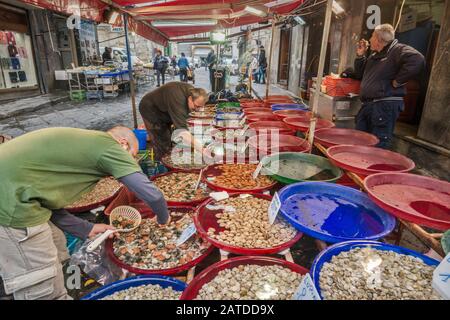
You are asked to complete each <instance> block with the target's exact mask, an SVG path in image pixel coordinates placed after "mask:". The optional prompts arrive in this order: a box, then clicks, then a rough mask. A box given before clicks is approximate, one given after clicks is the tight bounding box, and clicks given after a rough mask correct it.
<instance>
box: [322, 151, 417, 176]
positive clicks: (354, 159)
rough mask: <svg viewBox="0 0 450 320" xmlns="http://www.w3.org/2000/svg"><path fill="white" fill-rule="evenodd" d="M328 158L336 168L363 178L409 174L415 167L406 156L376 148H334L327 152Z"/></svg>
mask: <svg viewBox="0 0 450 320" xmlns="http://www.w3.org/2000/svg"><path fill="white" fill-rule="evenodd" d="M327 157H328V158H329V159H330V160H331V162H333V163H334V164H335V165H336V166H338V167H340V168H342V169H345V170H348V171H350V172H353V173H356V174H358V175H360V176H362V177H365V176H368V175H370V174H374V173H381V172H408V171H411V170H412V169H414V167H415V164H414V162H413V161H412V160H411V159H409V158H407V157H405V156H404V155H401V154H400V153H396V152H392V151H389V150H385V149H381V148H375V147H366V146H353V145H341V146H334V147H330V148H329V149H328V150H327Z"/></svg>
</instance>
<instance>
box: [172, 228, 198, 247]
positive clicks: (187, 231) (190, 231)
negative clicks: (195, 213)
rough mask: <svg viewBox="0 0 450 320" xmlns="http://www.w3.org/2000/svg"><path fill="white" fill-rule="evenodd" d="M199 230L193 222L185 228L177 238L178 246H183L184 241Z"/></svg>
mask: <svg viewBox="0 0 450 320" xmlns="http://www.w3.org/2000/svg"><path fill="white" fill-rule="evenodd" d="M196 232H197V229H196V228H195V224H193V223H191V224H190V225H189V227H187V228H186V229H184V231H183V233H182V234H181V236H180V237H179V238H178V240H177V247H179V246H181V245H182V244H183V243H185V242H186V241H187V240H188V239H189V238H190V237H192V236H193V235H194V234H195V233H196Z"/></svg>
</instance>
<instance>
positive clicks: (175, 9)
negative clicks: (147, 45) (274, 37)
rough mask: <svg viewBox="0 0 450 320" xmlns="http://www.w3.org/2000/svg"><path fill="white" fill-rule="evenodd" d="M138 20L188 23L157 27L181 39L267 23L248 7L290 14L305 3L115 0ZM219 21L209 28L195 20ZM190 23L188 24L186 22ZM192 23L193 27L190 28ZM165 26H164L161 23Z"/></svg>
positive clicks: (277, 0)
mask: <svg viewBox="0 0 450 320" xmlns="http://www.w3.org/2000/svg"><path fill="white" fill-rule="evenodd" d="M113 1H114V3H116V4H117V5H118V6H120V7H122V8H124V9H125V10H126V11H127V12H129V13H130V14H131V15H132V16H133V18H134V19H136V20H139V21H147V22H149V23H155V22H169V21H179V22H186V25H185V26H182V27H180V26H157V27H156V28H157V29H158V30H160V31H161V32H162V33H164V34H165V35H166V36H167V37H169V38H173V37H179V36H184V35H193V34H198V33H204V32H209V31H212V30H215V29H223V28H233V27H238V26H242V25H249V24H253V23H258V22H262V21H267V20H268V18H267V17H264V16H259V15H255V14H254V13H250V12H248V10H245V8H246V7H247V6H249V7H251V8H250V9H252V8H255V9H257V10H258V12H259V13H263V14H264V13H265V14H267V15H269V14H271V13H277V14H288V13H290V12H292V11H293V10H294V9H296V8H297V7H299V6H300V5H301V4H302V3H303V2H304V0H172V1H171V0H168V1H165V2H162V1H158V0H113ZM205 20H210V21H216V22H217V23H215V24H213V25H209V26H204V25H201V24H197V23H196V21H197V22H198V21H205ZM187 21H189V22H187ZM189 23H191V24H192V25H189ZM161 24H162V23H161Z"/></svg>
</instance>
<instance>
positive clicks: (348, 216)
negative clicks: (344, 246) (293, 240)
mask: <svg viewBox="0 0 450 320" xmlns="http://www.w3.org/2000/svg"><path fill="white" fill-rule="evenodd" d="M279 196H280V200H281V203H282V206H281V209H280V213H281V214H282V215H283V216H284V217H285V218H286V219H287V220H288V221H289V222H290V223H291V224H292V225H293V226H294V227H295V228H296V229H297V230H299V231H301V232H303V233H306V234H308V235H309V236H311V237H314V238H316V239H320V240H323V241H326V242H331V243H336V242H343V241H349V240H376V239H380V238H382V237H384V236H386V235H387V234H389V233H390V232H392V230H393V229H394V227H395V222H396V220H395V218H394V217H393V216H391V215H390V214H389V213H387V212H385V211H384V210H383V209H381V208H380V207H378V206H377V205H376V204H375V203H373V202H372V200H370V198H369V197H368V196H367V195H366V194H365V193H363V192H361V191H359V190H356V189H353V188H350V187H345V186H341V185H338V184H334V183H328V182H300V183H294V184H291V185H288V186H286V187H284V188H283V189H281V190H280V192H279Z"/></svg>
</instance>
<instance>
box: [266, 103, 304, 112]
mask: <svg viewBox="0 0 450 320" xmlns="http://www.w3.org/2000/svg"><path fill="white" fill-rule="evenodd" d="M271 108H272V111H278V110H308V108H307V107H306V105H304V104H298V103H279V104H273V105H272V106H271Z"/></svg>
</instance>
